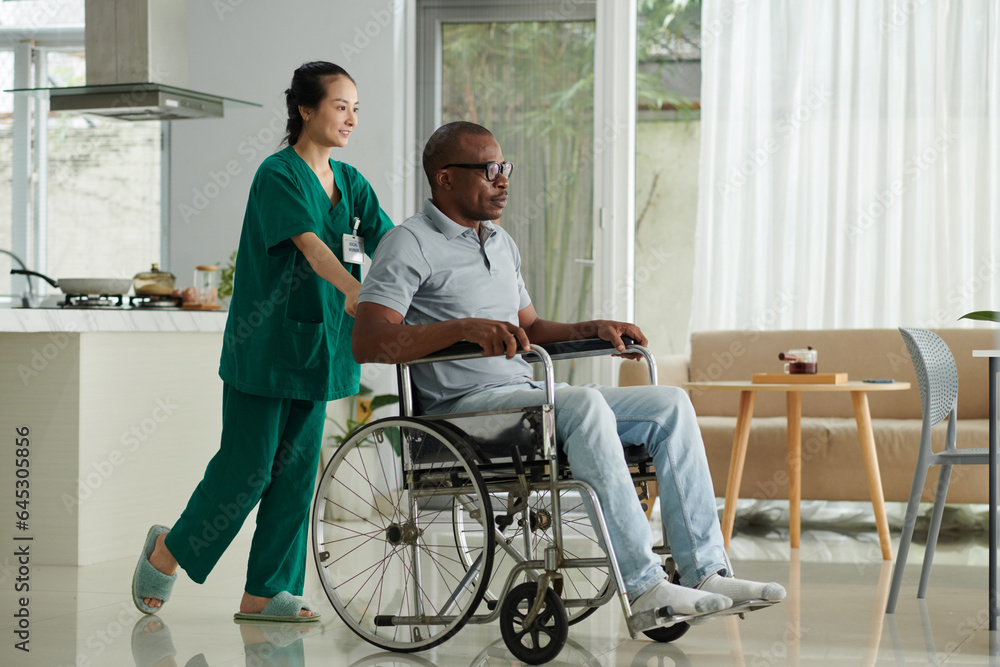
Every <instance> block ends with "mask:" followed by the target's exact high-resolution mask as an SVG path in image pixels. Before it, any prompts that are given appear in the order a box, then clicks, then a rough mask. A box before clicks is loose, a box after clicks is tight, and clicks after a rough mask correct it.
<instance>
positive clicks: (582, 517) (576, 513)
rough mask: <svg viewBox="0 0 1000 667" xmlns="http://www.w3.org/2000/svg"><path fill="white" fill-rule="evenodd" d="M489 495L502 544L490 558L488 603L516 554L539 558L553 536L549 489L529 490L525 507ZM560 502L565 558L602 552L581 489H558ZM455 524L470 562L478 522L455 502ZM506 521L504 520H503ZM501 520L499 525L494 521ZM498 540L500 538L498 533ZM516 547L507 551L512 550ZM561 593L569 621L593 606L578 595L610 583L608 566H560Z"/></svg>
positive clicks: (502, 495) (593, 594) (597, 592)
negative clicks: (513, 507)
mask: <svg viewBox="0 0 1000 667" xmlns="http://www.w3.org/2000/svg"><path fill="white" fill-rule="evenodd" d="M490 500H491V504H492V506H493V517H494V522H495V523H497V524H498V528H500V529H501V533H502V534H503V536H504V542H506V545H501V544H499V541H498V543H497V548H496V556H495V558H494V560H493V570H492V576H491V581H490V588H489V590H488V591H487V592H486V600H487V602H488V603H489V604H490V605H491V608H492V606H493V605H496V604H498V602H497V599H498V597H499V596H500V594H501V593H502V590H501V589H502V587H503V585H504V582H506V580H507V575H508V573H509V572H510V568H511V567H513V565H514V564H516V563H517V562H519V561H520V560H529V559H538V560H541V559H542V557H543V554H544V553H545V548H546V547H548V546H550V545H551V544H552V543H553V539H552V520H553V517H552V502H551V500H552V499H551V492H550V491H539V492H533V493H532V494H531V495H530V497H529V500H528V503H527V505H528V511H527V512H525V511H522V512H517V513H510V514H509V513H508V504H509V501H508V496H507V493H506V492H496V491H494V492H491V493H490ZM559 506H560V510H561V514H562V528H563V535H562V537H563V553H564V555H565V557H566V558H603V557H604V556H605V553H604V550H603V549H602V548H601V546H600V543H599V542H598V540H597V534H596V532H595V531H594V527H593V525H592V524H591V523H590V518H589V516H588V515H587V511H586V507H585V505H584V503H583V498H582V496H581V495H580V492H579V491H577V490H575V489H566V490H563V491H560V492H559ZM453 514H454V519H453V521H454V525H455V543H456V545H457V546H458V554H459V557H460V558H461V560H462V562H463V563H464V564H465V566H466V567H468V566H470V565H471V564H472V563H473V562H474V560H475V558H476V556H477V554H478V551H479V549H481V547H482V543H483V537H482V527H481V526H480V524H479V523H478V522H477V521H474V520H471V517H470V516H469V515H468V512H467V511H466V510H465V509H464V508H463V507H461V506H460V505H457V504H456V505H455V507H454V508H453ZM508 521H509V522H510V523H509V525H508V524H507V522H508ZM499 524H504V525H499ZM526 524H527V525H528V527H529V537H530V540H531V553H529V554H528V555H527V556H525V555H524V554H525V543H524V526H525V525H526ZM497 540H499V538H497ZM512 551H513V552H515V553H514V554H512V553H511V552H512ZM559 572H560V574H562V576H563V590H562V598H563V599H564V600H565V601H568V604H564V606H565V607H566V613H567V618H568V620H569V624H570V625H573V624H575V623H579V622H580V621H582V620H583V619H585V618H587V617H588V616H590V615H591V614H593V613H594V612H595V611H597V607H594V606H585V605H582V604H580V601H582V600H591V599H594V598H598V597H600V596H601V595H602V594H603V593H605V592H606V591H607V589H608V588H609V587H611V586H612V583H611V574H610V573H609V571H608V568H607V567H594V568H563V569H561V570H560V571H559Z"/></svg>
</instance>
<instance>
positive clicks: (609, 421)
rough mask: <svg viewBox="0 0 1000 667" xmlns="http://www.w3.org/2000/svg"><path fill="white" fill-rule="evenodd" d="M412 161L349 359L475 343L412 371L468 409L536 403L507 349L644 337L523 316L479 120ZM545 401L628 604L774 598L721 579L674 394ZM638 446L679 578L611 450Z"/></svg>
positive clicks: (489, 146) (501, 193) (515, 260)
mask: <svg viewBox="0 0 1000 667" xmlns="http://www.w3.org/2000/svg"><path fill="white" fill-rule="evenodd" d="M423 166H424V171H425V172H426V174H427V178H428V180H429V181H430V185H431V195H432V196H431V199H429V200H428V201H426V202H425V203H424V207H423V210H422V211H421V212H420V213H418V214H416V215H414V216H412V217H410V218H409V219H407V220H406V221H405V222H404V223H403V224H401V225H399V226H398V227H396V228H394V229H393V230H391V231H390V232H389V233H387V234H386V236H385V237H384V238H383V240H382V242H381V244H380V245H379V248H378V251H377V252H376V253H375V256H374V260H373V264H372V267H371V270H370V272H369V274H368V277H367V279H366V280H365V282H364V284H363V285H362V289H361V296H360V298H359V303H358V310H357V316H356V321H355V324H354V334H353V339H352V345H353V351H354V356H355V358H356V359H357V361H358V362H361V363H364V362H382V363H400V362H408V361H413V360H415V359H419V358H421V357H424V356H427V355H428V354H431V353H433V352H436V351H438V350H441V349H443V348H445V347H448V346H450V345H452V344H454V343H457V342H459V341H469V342H472V343H477V344H479V345H480V346H481V347H482V348H483V357H484V358H481V359H480V358H477V359H471V360H461V361H447V362H441V363H435V364H422V365H418V366H414V367H413V368H412V373H413V379H414V384H415V385H416V387H417V398H418V400H419V403H420V406H421V409H422V410H423V411H424V412H425V413H453V412H473V411H478V410H486V409H495V408H512V407H523V406H526V405H536V404H540V403H542V402H544V392H543V389H542V387H541V385H540V384H539V383H536V382H533V381H532V372H531V367H530V365H529V364H528V363H527V362H526V361H524V360H523V359H522V358H521V357H519V356H517V350H518V349H519V348H520V349H528V348H529V346H530V344H531V343H542V344H544V343H551V342H557V341H566V340H577V339H584V338H601V339H603V340H606V341H609V342H611V343H612V345H614V346H615V347H616V349H617V350H619V351H620V352H624V350H625V344H624V343H623V341H622V337H623V336H629V337H631V338H632V339H634V340H635V341H636V342H637V343H638V344H640V345H645V344H646V337H645V336H644V335H643V334H642V332H641V331H640V330H639V328H638V327H636V326H635V325H634V324H629V323H624V322H615V321H609V320H594V321H590V322H579V323H576V324H563V323H558V322H553V321H549V320H544V319H542V318H540V317H539V316H538V314H537V313H536V312H535V309H534V307H533V306H532V303H531V299H530V298H529V296H528V294H527V292H526V291H525V288H524V283H523V281H522V279H521V272H520V261H521V260H520V255H519V253H518V250H517V247H516V246H515V244H514V242H513V240H512V239H511V237H510V236H509V235H508V234H507V233H506V232H505V231H504V230H503V229H502V228H501V227H499V226H497V225H495V224H494V222H492V221H495V220H497V219H498V218H500V214H501V213H502V212H503V209H504V206H505V204H506V201H507V187H508V184H509V178H510V176H511V172H512V170H513V165H511V163H509V162H505V161H504V158H503V154H502V153H501V150H500V146H499V144H498V143H497V141H496V139H495V138H494V137H493V135H492V134H491V133H490V132H489V131H488V130H487V129H486V128H483V127H481V126H479V125H476V124H473V123H467V122H456V123H449V124H448V125H445V126H443V127H441V128H439V129H438V130H437V131H436V132H435V133H434V134H433V135H432V136H431V138H430V140H429V141H428V142H427V145H426V147H425V149H424V153H423ZM555 408H556V435H557V438H558V440H559V441H560V442H561V443H562V446H563V449H564V451H565V453H566V456H567V459H568V462H569V466H570V470H572V473H573V476H574V478H576V479H580V480H583V481H585V482H587V483H589V484H590V485H591V486H592V487H593V488H594V489H595V490H596V492H597V496H598V498H599V499H600V502H601V507H602V509H603V513H604V518H605V521H606V523H607V527H608V533H609V535H610V538H611V543H612V546H613V547H614V553H615V557H616V559H617V562H618V565H619V569H620V570H621V573H622V577H623V580H624V582H625V587H626V592H627V593H628V595H629V599H630V601H631V605H632V609H633V612H634V613H640V612H644V611H648V610H653V609H659V608H662V607H665V606H667V605H669V606H671V607H672V608H673V610H674V613H677V614H684V615H693V616H697V615H702V614H710V613H714V612H718V611H721V610H724V609H727V608H729V607H731V606H732V605H734V604H740V603H743V602H747V601H750V600H757V601H766V602H777V601H779V600H781V599H783V598H784V597H785V590H784V588H782V587H781V586H780V585H779V584H777V583H759V582H754V581H747V580H743V579H736V578H734V577H733V576H732V574H733V570H732V565H731V564H730V562H729V558H728V556H727V554H726V550H725V546H724V544H723V539H722V531H721V529H720V526H719V520H718V516H717V513H716V506H715V497H714V493H713V488H712V480H711V477H710V474H709V469H708V463H707V460H706V458H705V451H704V445H703V443H702V440H701V434H700V431H699V430H698V424H697V422H696V419H695V413H694V408H693V407H692V405H691V402H690V400H689V399H688V397H687V394H685V393H684V391H683V390H681V389H679V388H676V387H663V386H644V387H601V386H596V385H590V386H569V385H565V384H559V385H557V389H556V400H555ZM640 443H643V444H645V445H646V448H647V450H648V451H649V454H650V455H651V457H652V460H653V464H654V465H655V468H656V476H657V479H658V482H659V489H660V507H661V511H662V514H663V524H664V527H665V530H666V535H667V540H668V541H669V544H670V547H671V553H672V556H673V559H674V561H675V563H676V565H677V571H678V573H679V575H680V585H676V584H673V583H671V582H669V581H668V580H667V578H666V576H665V574H664V570H663V568H662V566H661V562H660V559H659V558H658V557H657V556H656V554H654V552H653V537H652V532H651V530H650V528H649V523H648V521H647V520H646V516H645V514H644V513H643V511H642V509H641V506H640V503H639V500H638V498H637V496H636V493H635V486H634V484H633V482H632V479H631V476H630V474H629V470H628V467H627V465H626V463H625V458H624V454H623V447H627V446H630V445H636V444H640Z"/></svg>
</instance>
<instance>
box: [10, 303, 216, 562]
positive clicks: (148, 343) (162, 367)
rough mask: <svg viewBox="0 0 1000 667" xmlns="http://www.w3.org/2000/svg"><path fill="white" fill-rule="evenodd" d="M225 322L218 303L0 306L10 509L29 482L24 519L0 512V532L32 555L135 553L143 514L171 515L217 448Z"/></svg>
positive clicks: (145, 519) (60, 558)
mask: <svg viewBox="0 0 1000 667" xmlns="http://www.w3.org/2000/svg"><path fill="white" fill-rule="evenodd" d="M225 323H226V313H225V312H219V311H208V312H205V311H184V310H157V311H149V310H138V309H137V310H131V309H122V310H65V309H30V310H28V309H24V310H22V309H3V310H0V405H2V406H3V407H2V408H0V442H2V443H3V446H4V447H5V449H6V452H7V454H6V457H7V458H6V460H5V461H4V462H3V463H2V464H0V493H3V494H6V495H7V496H8V497H10V499H11V503H9V504H8V507H9V508H10V509H11V510H12V511H13V509H14V508H12V507H11V505H12V504H13V500H14V498H13V496H14V490H15V488H27V489H28V491H29V493H30V495H29V497H28V498H27V500H28V502H27V503H25V506H26V509H21V508H20V507H19V508H18V511H19V512H22V511H23V512H24V516H26V517H28V518H27V519H26V520H25V522H24V527H23V528H22V527H21V526H20V525H17V526H15V521H14V520H13V518H11V519H10V520H9V521H4V522H2V523H0V539H6V540H7V541H6V544H12V543H13V542H11V540H12V539H13V538H14V537H15V536H17V537H20V538H27V539H31V540H32V541H31V545H32V546H31V553H32V563H35V564H38V565H85V564H89V563H98V562H103V561H107V560H114V559H117V558H123V557H126V556H133V555H134V552H135V551H136V549H137V548H138V545H139V544H141V541H142V536H143V535H145V534H146V530H147V529H148V528H149V526H150V524H153V523H167V524H170V523H171V522H173V521H174V520H176V518H177V517H178V516H179V515H180V512H181V511H182V510H183V509H184V506H185V505H186V503H187V499H188V497H189V495H190V493H191V490H192V489H194V488H195V486H196V485H197V484H198V482H199V480H200V479H201V475H202V473H203V471H204V470H205V466H206V465H207V463H208V460H209V459H210V458H211V457H212V455H213V454H214V453H215V451H216V450H217V449H218V445H219V435H220V433H221V429H222V425H221V414H222V380H220V379H219V374H218V371H219V357H220V354H221V351H222V340H223V330H224V328H225ZM25 433H27V435H24V434H25ZM22 438H23V442H28V443H30V444H28V445H26V446H25V445H20V444H19V445H17V446H16V447H15V442H21V441H22ZM15 451H20V452H21V453H22V454H27V455H28V456H27V459H29V460H28V461H27V462H26V463H25V464H19V465H23V467H18V468H15V466H14V465H13V464H14V459H15ZM18 456H20V454H18ZM23 471H27V472H23ZM25 476H27V477H25ZM25 479H27V481H28V482H29V484H28V485H27V486H26V487H25V485H23V484H22V485H21V486H20V487H15V485H16V484H17V482H19V481H20V482H23V481H25ZM19 520H20V519H19Z"/></svg>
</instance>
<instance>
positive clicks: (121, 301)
mask: <svg viewBox="0 0 1000 667" xmlns="http://www.w3.org/2000/svg"><path fill="white" fill-rule="evenodd" d="M56 305H57V306H58V307H59V308H65V309H72V310H84V309H90V310H152V309H164V308H166V309H171V308H172V309H179V308H180V307H181V298H180V297H179V296H171V295H170V294H150V295H142V296H130V297H128V299H127V300H126V299H125V296H124V295H122V294H67V295H65V297H64V299H63V300H62V301H60V302H58V303H57V304H56Z"/></svg>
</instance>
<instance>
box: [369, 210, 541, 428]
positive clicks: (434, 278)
mask: <svg viewBox="0 0 1000 667" xmlns="http://www.w3.org/2000/svg"><path fill="white" fill-rule="evenodd" d="M480 228H481V230H482V236H483V240H481V239H480V238H479V237H478V236H477V235H476V232H475V230H474V229H470V228H468V227H463V226H462V225H459V224H458V223H456V222H453V221H452V220H451V219H449V218H448V217H447V216H445V215H444V214H443V213H442V212H441V211H440V210H438V208H437V207H436V206H435V205H434V204H433V203H431V201H430V200H429V199H428V200H427V201H426V202H424V209H423V211H421V212H420V213H417V214H416V215H414V216H412V217H410V218H408V219H407V220H406V221H405V222H403V224H401V225H399V226H397V227H394V228H393V229H390V230H389V231H388V232H387V233H386V235H385V236H384V237H382V240H381V242H380V243H379V246H378V249H377V250H376V251H375V255H374V257H373V258H372V265H371V269H370V270H369V272H368V276H367V277H366V278H365V281H364V284H362V286H361V296H360V297H359V298H358V302H359V303H365V302H368V303H377V304H379V305H381V306H385V307H386V308H391V309H392V310H394V311H396V312H397V313H399V314H400V315H402V316H403V323H404V324H415V325H419V324H430V323H433V322H443V321H446V320H453V319H459V318H463V317H481V318H485V319H491V320H502V321H505V322H510V323H511V324H517V323H518V321H517V313H518V311H520V310H521V309H523V308H526V307H528V305H529V304H530V303H531V299H530V297H528V293H527V291H525V289H524V281H523V280H522V279H521V255H520V254H519V253H518V251H517V246H516V245H515V244H514V240H513V239H512V238H511V237H510V235H509V234H508V233H507V232H505V231H504V230H503V229H502V228H501V227H497V226H496V225H494V224H493V223H491V222H485V221H484V222H482V223H480ZM530 379H531V366H530V364H528V363H527V362H526V361H524V360H523V359H521V357H520V356H517V357H515V358H513V359H506V358H504V357H488V358H483V359H469V360H465V361H444V362H439V363H435V364H420V365H417V366H414V367H413V381H414V383H415V384H416V385H417V396H418V399H419V401H420V405H421V408H422V409H423V410H424V411H425V412H448V411H450V408H451V406H452V405H453V404H454V402H455V401H456V400H457V399H459V398H461V397H462V396H465V395H466V394H469V393H471V392H473V391H477V390H482V389H489V388H493V387H501V386H505V385H509V384H517V383H521V382H526V381H528V380H530Z"/></svg>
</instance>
